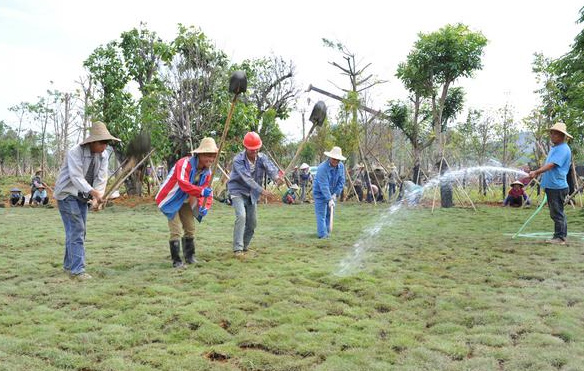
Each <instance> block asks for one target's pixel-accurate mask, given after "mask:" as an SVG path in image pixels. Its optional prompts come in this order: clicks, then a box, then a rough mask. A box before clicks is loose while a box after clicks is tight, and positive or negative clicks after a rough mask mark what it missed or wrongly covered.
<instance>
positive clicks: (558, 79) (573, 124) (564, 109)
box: [534, 7, 584, 144]
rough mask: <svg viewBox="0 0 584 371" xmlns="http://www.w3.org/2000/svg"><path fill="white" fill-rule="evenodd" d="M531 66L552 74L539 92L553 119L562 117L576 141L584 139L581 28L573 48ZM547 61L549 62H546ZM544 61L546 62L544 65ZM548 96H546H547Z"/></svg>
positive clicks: (583, 35)
mask: <svg viewBox="0 0 584 371" xmlns="http://www.w3.org/2000/svg"><path fill="white" fill-rule="evenodd" d="M579 12H580V15H579V18H578V23H580V24H583V23H584V7H582V8H581V9H580V11H579ZM537 58H543V57H541V56H537V55H536V64H535V68H534V70H536V69H537V70H538V71H539V72H544V73H545V74H546V75H547V76H549V77H551V78H550V79H549V80H548V81H546V84H544V86H543V88H542V90H540V95H541V96H542V99H543V101H544V103H547V104H546V105H544V108H545V109H547V112H546V113H547V114H548V115H549V116H550V118H551V120H553V121H563V122H564V123H565V124H566V126H567V129H568V132H570V133H571V134H572V135H573V136H574V141H575V142H576V143H579V144H582V143H584V125H583V123H584V30H582V31H580V33H579V34H578V35H576V37H575V38H574V43H573V44H572V49H571V50H570V51H569V52H567V53H566V54H565V55H563V56H562V57H560V58H558V59H556V60H553V61H549V60H546V61H545V62H546V63H541V64H540V65H539V66H540V67H541V68H538V67H539V66H538V64H537ZM547 62H549V64H548V63H547ZM546 64H547V66H546ZM546 98H547V99H546Z"/></svg>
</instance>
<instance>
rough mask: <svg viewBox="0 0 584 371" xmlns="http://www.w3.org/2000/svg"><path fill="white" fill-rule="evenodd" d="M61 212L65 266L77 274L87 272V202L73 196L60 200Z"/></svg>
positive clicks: (58, 202)
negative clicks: (63, 227)
mask: <svg viewBox="0 0 584 371" xmlns="http://www.w3.org/2000/svg"><path fill="white" fill-rule="evenodd" d="M57 205H58V206H59V212H60V213H61V219H62V220H63V225H64V226H65V257H64V258H63V268H64V269H66V270H68V271H71V274H73V275H77V274H81V273H83V272H85V246H84V243H85V232H86V228H87V208H88V205H87V202H83V201H79V200H78V199H77V198H75V197H73V196H67V198H65V199H64V200H58V201H57Z"/></svg>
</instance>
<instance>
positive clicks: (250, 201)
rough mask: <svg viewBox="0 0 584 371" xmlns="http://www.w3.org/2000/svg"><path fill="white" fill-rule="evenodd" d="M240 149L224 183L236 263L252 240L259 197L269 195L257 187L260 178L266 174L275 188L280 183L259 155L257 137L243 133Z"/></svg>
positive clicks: (279, 176) (266, 161) (276, 170)
mask: <svg viewBox="0 0 584 371" xmlns="http://www.w3.org/2000/svg"><path fill="white" fill-rule="evenodd" d="M243 146H244V147H245V150H244V151H242V152H240V153H238V154H237V155H236V156H235V158H234V159H233V168H232V169H231V174H230V179H229V182H228V183H227V189H228V191H229V194H230V195H231V202H232V205H233V208H234V209H235V226H234V228H233V252H234V254H235V257H236V258H238V259H243V258H245V253H246V252H247V250H248V248H249V243H250V242H251V239H252V237H253V234H254V231H255V228H256V225H257V216H256V211H257V203H258V200H259V198H260V196H261V195H264V196H267V195H270V194H271V192H269V191H267V190H265V189H264V188H263V187H262V186H261V184H262V180H263V178H264V174H265V173H267V174H268V176H269V177H270V178H271V179H272V180H274V181H275V182H276V183H277V184H278V185H281V184H282V183H284V180H283V179H282V174H279V172H278V168H276V166H275V165H274V164H273V163H272V162H271V161H270V160H269V159H268V158H267V157H266V156H264V155H263V154H261V153H259V152H260V148H261V147H262V139H261V138H260V136H259V135H258V134H257V133H255V132H253V131H251V132H249V133H247V134H246V135H245V137H244V138H243Z"/></svg>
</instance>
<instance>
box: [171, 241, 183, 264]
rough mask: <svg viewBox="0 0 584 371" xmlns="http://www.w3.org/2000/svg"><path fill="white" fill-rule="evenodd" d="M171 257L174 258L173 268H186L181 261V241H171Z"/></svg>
mask: <svg viewBox="0 0 584 371" xmlns="http://www.w3.org/2000/svg"><path fill="white" fill-rule="evenodd" d="M169 245H170V257H171V258H172V266H173V267H174V268H182V267H183V266H184V264H183V262H182V260H181V259H180V241H169Z"/></svg>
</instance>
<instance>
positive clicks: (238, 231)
mask: <svg viewBox="0 0 584 371" xmlns="http://www.w3.org/2000/svg"><path fill="white" fill-rule="evenodd" d="M231 202H232V206H233V209H234V210H235V225H234V227H233V251H242V250H243V251H246V250H247V249H248V247H249V244H250V242H251V239H252V237H253V235H254V232H255V228H256V225H257V217H256V215H257V206H258V205H257V203H255V202H252V201H251V198H250V197H249V196H231Z"/></svg>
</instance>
